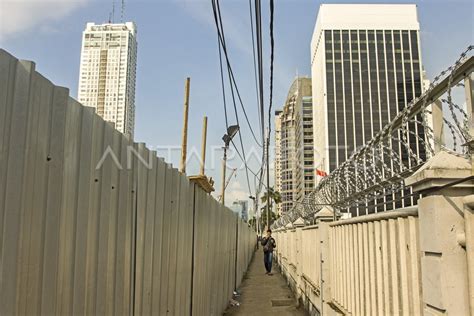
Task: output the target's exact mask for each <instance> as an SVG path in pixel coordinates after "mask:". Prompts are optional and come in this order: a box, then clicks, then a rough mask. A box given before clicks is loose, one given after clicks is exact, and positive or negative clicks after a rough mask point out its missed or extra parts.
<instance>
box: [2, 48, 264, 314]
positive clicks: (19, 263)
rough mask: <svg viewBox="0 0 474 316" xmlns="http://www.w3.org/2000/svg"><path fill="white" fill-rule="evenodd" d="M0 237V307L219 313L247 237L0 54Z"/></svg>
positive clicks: (156, 163) (178, 178)
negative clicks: (98, 166)
mask: <svg viewBox="0 0 474 316" xmlns="http://www.w3.org/2000/svg"><path fill="white" fill-rule="evenodd" d="M106 152H108V154H107V155H106V156H105V157H106V158H105V159H102V158H104V153H106ZM98 164H100V168H96V167H97V165H98ZM0 238H1V239H0V314H1V315H20V314H21V315H23V314H27V315H40V314H42V315H72V314H81V315H85V314H87V315H94V314H99V315H125V314H136V315H145V314H153V315H167V314H168V315H189V314H192V315H219V314H220V313H221V312H222V311H223V310H224V309H225V307H226V305H227V302H228V300H229V298H230V297H231V296H232V291H233V289H234V287H235V286H238V285H239V283H240V281H241V279H242V276H243V274H244V272H245V270H246V268H247V266H248V263H249V261H250V259H251V256H252V254H253V249H254V243H255V233H253V232H252V231H251V230H250V229H249V228H248V226H247V225H246V224H245V223H243V222H242V221H241V220H240V219H239V218H238V217H237V216H236V215H235V214H234V213H232V212H231V211H230V210H229V209H227V208H225V207H223V206H222V205H221V204H219V203H217V201H215V200H214V199H213V198H212V197H210V196H208V195H207V194H205V193H204V192H203V191H202V190H201V189H200V188H198V187H196V186H195V185H194V184H192V183H190V182H189V181H188V179H187V177H186V176H185V175H183V174H180V173H179V172H178V171H177V170H176V169H174V168H172V167H171V166H170V165H169V164H166V163H165V162H164V161H163V160H162V159H160V158H157V157H156V153H155V152H151V151H149V150H148V149H147V148H146V147H145V146H144V145H143V144H136V143H133V142H131V141H129V140H128V139H127V138H126V137H124V136H123V135H122V134H120V133H118V132H117V131H116V130H115V129H114V128H113V127H112V126H111V125H109V124H108V123H106V122H104V121H103V120H102V119H101V118H100V117H98V116H97V115H96V114H94V111H93V109H91V108H87V107H84V106H82V105H80V104H79V103H78V102H77V101H75V100H73V99H72V98H70V97H69V91H68V89H66V88H62V87H57V86H54V85H53V84H52V83H51V82H50V81H48V80H47V79H46V78H44V77H43V76H42V75H41V74H39V73H38V72H36V71H35V66H34V64H33V63H31V62H27V61H18V60H17V59H16V58H14V57H13V56H11V55H9V54H8V53H7V52H5V51H3V50H0Z"/></svg>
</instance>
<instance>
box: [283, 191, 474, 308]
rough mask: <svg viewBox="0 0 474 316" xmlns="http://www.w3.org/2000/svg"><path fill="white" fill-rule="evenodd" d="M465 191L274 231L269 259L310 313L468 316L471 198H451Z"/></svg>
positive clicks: (473, 299)
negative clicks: (272, 258)
mask: <svg viewBox="0 0 474 316" xmlns="http://www.w3.org/2000/svg"><path fill="white" fill-rule="evenodd" d="M465 188H466V187H453V188H450V191H449V192H450V194H446V192H440V193H438V194H437V195H428V196H426V197H424V198H422V199H420V200H419V202H418V206H417V207H412V208H406V209H399V210H394V211H388V212H381V213H377V214H372V215H366V216H360V217H356V218H352V219H347V220H339V221H334V222H333V221H332V216H327V217H326V218H325V219H324V218H323V219H319V220H318V219H317V221H319V222H318V223H317V224H316V225H312V226H306V227H303V226H298V225H293V226H292V227H287V228H281V229H278V230H275V231H274V236H275V239H276V242H277V248H276V259H277V261H278V264H279V265H280V267H281V271H282V273H283V274H284V275H285V277H286V279H287V281H288V283H289V285H290V286H291V288H292V289H293V290H294V292H295V294H296V296H297V297H298V298H299V300H300V301H301V302H302V304H303V305H304V306H305V308H306V309H307V310H308V311H310V313H311V315H321V314H322V315H339V314H344V315H472V313H473V311H474V295H473V293H474V288H473V283H474V282H473V279H474V273H473V271H474V265H473V262H474V252H473V250H472V249H473V247H472V244H473V240H474V234H472V227H473V217H472V214H473V211H472V210H473V206H474V195H467V196H464V197H463V196H462V194H461V195H456V196H451V194H452V192H455V189H457V190H459V191H461V192H462V191H463V190H464V189H465ZM469 189H470V187H469Z"/></svg>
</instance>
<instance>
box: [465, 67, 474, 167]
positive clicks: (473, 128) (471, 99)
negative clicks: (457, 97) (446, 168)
mask: <svg viewBox="0 0 474 316" xmlns="http://www.w3.org/2000/svg"><path fill="white" fill-rule="evenodd" d="M473 81H474V74H473V73H471V74H470V75H469V76H467V77H466V78H465V79H464V90H465V96H466V113H467V117H468V118H469V135H470V136H471V141H470V142H468V143H467V144H466V145H467V146H468V148H467V149H468V150H469V152H470V154H471V166H472V167H471V168H472V171H471V173H472V175H474V85H473Z"/></svg>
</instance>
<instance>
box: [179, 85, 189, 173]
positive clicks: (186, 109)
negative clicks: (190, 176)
mask: <svg viewBox="0 0 474 316" xmlns="http://www.w3.org/2000/svg"><path fill="white" fill-rule="evenodd" d="M190 81H191V78H189V77H188V78H186V83H185V86H184V117H183V120H184V122H183V141H182V143H181V166H180V168H179V171H181V172H182V173H186V153H187V150H188V112H189V84H190Z"/></svg>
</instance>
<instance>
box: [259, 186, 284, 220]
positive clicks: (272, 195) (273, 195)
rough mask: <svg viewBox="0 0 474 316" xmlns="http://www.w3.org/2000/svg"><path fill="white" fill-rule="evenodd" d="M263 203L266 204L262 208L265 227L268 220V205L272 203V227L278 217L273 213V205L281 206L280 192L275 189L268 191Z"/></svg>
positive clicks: (264, 195) (263, 197)
mask: <svg viewBox="0 0 474 316" xmlns="http://www.w3.org/2000/svg"><path fill="white" fill-rule="evenodd" d="M261 200H262V203H265V205H263V207H262V210H263V214H262V223H263V224H264V225H265V224H266V218H267V215H266V212H265V210H266V208H267V203H270V204H269V205H270V212H271V214H270V221H269V225H271V224H272V223H273V222H274V221H275V219H277V215H276V214H275V213H274V212H273V204H279V203H281V194H280V192H277V191H275V190H274V189H273V187H271V188H269V190H268V191H266V192H265V193H264V194H263V196H262V198H261Z"/></svg>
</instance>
